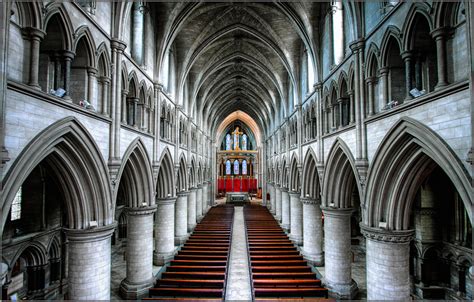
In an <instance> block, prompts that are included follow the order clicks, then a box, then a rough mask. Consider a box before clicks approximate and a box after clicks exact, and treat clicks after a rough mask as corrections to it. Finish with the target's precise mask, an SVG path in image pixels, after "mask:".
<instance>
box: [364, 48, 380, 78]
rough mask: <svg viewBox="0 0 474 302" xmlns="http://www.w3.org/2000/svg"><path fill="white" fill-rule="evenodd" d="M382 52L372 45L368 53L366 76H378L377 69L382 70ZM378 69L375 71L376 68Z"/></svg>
mask: <svg viewBox="0 0 474 302" xmlns="http://www.w3.org/2000/svg"><path fill="white" fill-rule="evenodd" d="M379 58H380V50H379V49H378V47H377V45H375V43H371V44H370V46H369V50H368V51H367V56H366V60H365V61H366V62H367V63H366V64H365V74H366V75H367V76H376V73H377V69H378V68H380V59H379ZM375 67H376V68H377V69H375V70H374V68H375Z"/></svg>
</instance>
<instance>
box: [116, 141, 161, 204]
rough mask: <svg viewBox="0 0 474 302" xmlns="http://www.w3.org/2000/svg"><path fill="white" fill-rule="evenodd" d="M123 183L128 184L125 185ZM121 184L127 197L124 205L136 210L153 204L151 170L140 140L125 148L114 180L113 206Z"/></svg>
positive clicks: (144, 148)
mask: <svg viewBox="0 0 474 302" xmlns="http://www.w3.org/2000/svg"><path fill="white" fill-rule="evenodd" d="M125 182H128V183H127V184H125ZM122 184H123V186H124V187H123V189H124V190H125V192H124V193H125V195H126V196H128V199H129V200H128V201H126V202H127V203H126V205H127V206H128V207H130V208H138V207H141V206H143V205H144V203H146V205H147V206H151V205H154V204H155V199H154V190H153V170H152V167H151V161H150V157H149V156H148V153H147V151H146V147H145V145H144V144H143V142H142V140H141V139H140V138H136V139H135V140H134V141H133V142H132V143H131V144H130V145H129V146H128V148H127V150H126V151H125V154H124V155H123V158H122V165H121V166H120V169H119V171H118V173H117V179H116V180H115V186H116V190H115V192H114V196H113V198H114V199H113V200H114V204H115V205H116V204H117V197H118V193H119V189H120V186H121V185H122Z"/></svg>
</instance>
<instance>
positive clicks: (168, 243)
mask: <svg viewBox="0 0 474 302" xmlns="http://www.w3.org/2000/svg"><path fill="white" fill-rule="evenodd" d="M175 202H176V197H170V198H157V200H156V204H157V210H156V222H155V253H154V254H153V262H154V264H155V265H158V266H163V265H165V264H166V263H167V262H168V261H170V260H171V258H172V257H173V256H174V206H175Z"/></svg>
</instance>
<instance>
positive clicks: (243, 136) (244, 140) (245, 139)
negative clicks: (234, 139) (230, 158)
mask: <svg viewBox="0 0 474 302" xmlns="http://www.w3.org/2000/svg"><path fill="white" fill-rule="evenodd" d="M242 150H247V134H244V135H242Z"/></svg>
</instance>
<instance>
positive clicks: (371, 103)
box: [365, 77, 375, 116]
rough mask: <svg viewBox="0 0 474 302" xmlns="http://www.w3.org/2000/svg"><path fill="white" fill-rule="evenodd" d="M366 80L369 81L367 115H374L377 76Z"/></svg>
mask: <svg viewBox="0 0 474 302" xmlns="http://www.w3.org/2000/svg"><path fill="white" fill-rule="evenodd" d="M365 82H366V83H367V92H368V96H367V100H368V104H367V107H368V108H367V111H366V113H367V116H371V115H374V82H375V77H369V78H367V79H365Z"/></svg>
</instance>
